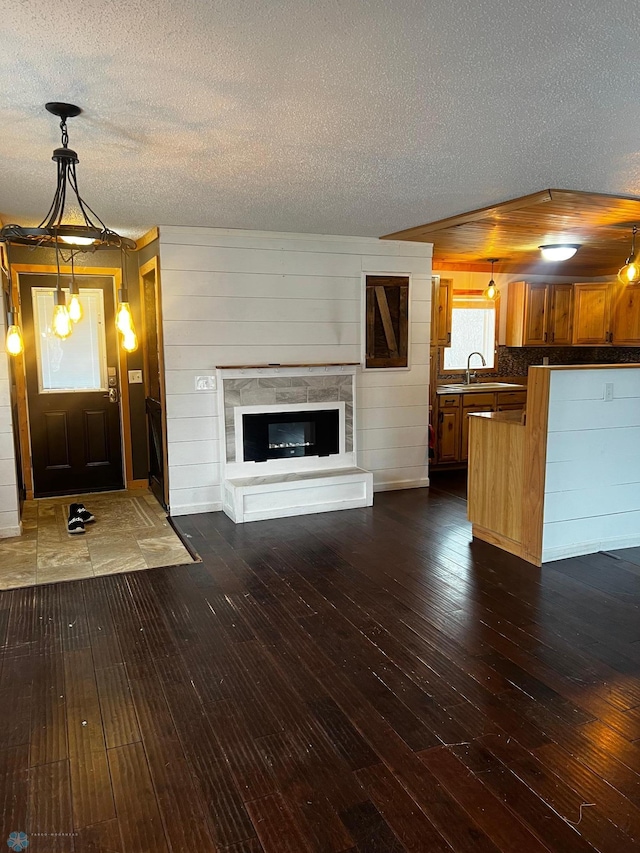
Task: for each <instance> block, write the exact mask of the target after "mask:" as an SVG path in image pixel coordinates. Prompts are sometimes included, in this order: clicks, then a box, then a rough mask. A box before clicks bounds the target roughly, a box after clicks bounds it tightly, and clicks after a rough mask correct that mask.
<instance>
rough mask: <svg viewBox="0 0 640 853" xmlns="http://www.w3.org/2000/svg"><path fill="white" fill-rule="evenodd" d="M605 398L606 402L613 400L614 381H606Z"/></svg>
mask: <svg viewBox="0 0 640 853" xmlns="http://www.w3.org/2000/svg"><path fill="white" fill-rule="evenodd" d="M604 399H605V402H606V403H610V402H611V400H613V382H605V383H604Z"/></svg>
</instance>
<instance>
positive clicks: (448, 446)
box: [438, 407, 460, 462]
mask: <svg viewBox="0 0 640 853" xmlns="http://www.w3.org/2000/svg"><path fill="white" fill-rule="evenodd" d="M439 421H440V423H439V429H438V462H458V460H459V458H460V455H459V454H460V408H459V407H456V408H455V409H440V416H439Z"/></svg>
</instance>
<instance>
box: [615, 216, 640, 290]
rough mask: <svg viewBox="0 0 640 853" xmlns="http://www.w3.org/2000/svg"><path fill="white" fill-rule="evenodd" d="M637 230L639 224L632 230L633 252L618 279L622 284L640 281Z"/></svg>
mask: <svg viewBox="0 0 640 853" xmlns="http://www.w3.org/2000/svg"><path fill="white" fill-rule="evenodd" d="M637 232H638V226H637V225H634V226H633V230H632V232H631V253H630V255H629V257H628V258H627V260H626V261H625V264H624V266H623V267H622V269H621V270H620V271H619V272H618V281H620V282H622V284H636V283H637V282H638V281H640V258H638V253H637V252H636V234H637Z"/></svg>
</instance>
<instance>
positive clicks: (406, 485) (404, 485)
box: [373, 477, 429, 492]
mask: <svg viewBox="0 0 640 853" xmlns="http://www.w3.org/2000/svg"><path fill="white" fill-rule="evenodd" d="M428 485H429V478H428V477H421V478H420V479H419V480H391V481H390V482H388V483H375V482H374V484H373V491H374V492H395V491H398V490H399V489H425V488H427V486H428Z"/></svg>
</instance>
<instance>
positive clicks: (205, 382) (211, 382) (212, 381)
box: [196, 376, 216, 391]
mask: <svg viewBox="0 0 640 853" xmlns="http://www.w3.org/2000/svg"><path fill="white" fill-rule="evenodd" d="M215 390H216V377H215V376H196V391H215Z"/></svg>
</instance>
